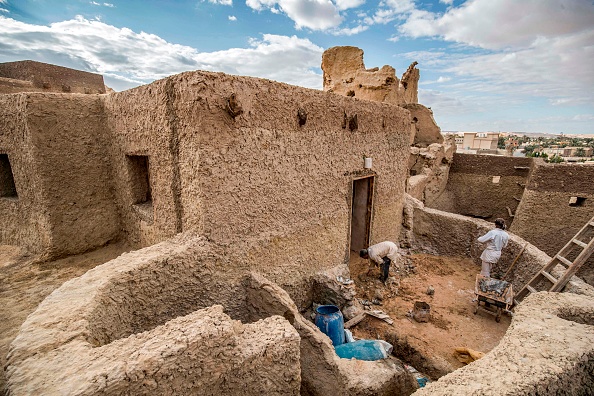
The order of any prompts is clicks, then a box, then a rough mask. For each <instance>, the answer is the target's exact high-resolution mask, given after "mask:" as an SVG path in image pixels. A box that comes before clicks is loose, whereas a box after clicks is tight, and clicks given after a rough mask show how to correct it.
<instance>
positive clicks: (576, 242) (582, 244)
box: [571, 239, 588, 249]
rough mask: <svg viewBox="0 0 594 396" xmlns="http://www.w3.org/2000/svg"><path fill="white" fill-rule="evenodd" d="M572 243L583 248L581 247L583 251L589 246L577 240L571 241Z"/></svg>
mask: <svg viewBox="0 0 594 396" xmlns="http://www.w3.org/2000/svg"><path fill="white" fill-rule="evenodd" d="M571 242H573V243H575V244H576V245H578V246H581V247H582V249H585V248H586V247H587V246H588V245H587V244H585V243H584V242H582V241H578V240H577V239H572V241H571Z"/></svg>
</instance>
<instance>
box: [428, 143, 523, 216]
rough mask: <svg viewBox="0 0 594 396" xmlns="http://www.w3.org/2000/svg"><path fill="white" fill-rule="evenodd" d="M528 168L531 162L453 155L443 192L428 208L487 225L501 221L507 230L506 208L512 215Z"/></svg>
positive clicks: (507, 158) (484, 156) (518, 159)
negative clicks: (496, 220)
mask: <svg viewBox="0 0 594 396" xmlns="http://www.w3.org/2000/svg"><path fill="white" fill-rule="evenodd" d="M531 164H532V159H531V158H517V157H500V156H489V155H476V154H454V161H453V163H452V166H451V168H450V173H449V177H448V183H447V185H446V188H445V191H444V192H443V193H442V195H441V196H440V197H439V198H438V199H436V200H435V201H433V202H432V203H431V207H433V208H436V209H439V210H444V211H447V212H451V213H458V214H462V215H465V216H470V217H477V218H481V219H484V220H487V221H494V220H495V219H496V218H498V217H501V218H503V219H505V220H506V223H507V225H508V226H509V225H510V224H511V222H512V220H513V218H512V217H510V216H509V211H508V210H507V208H508V207H509V208H510V210H511V212H512V214H513V213H515V212H516V209H517V207H518V204H519V203H520V200H521V199H522V194H523V192H524V186H525V185H526V180H527V178H528V177H529V174H530V169H529V168H531V166H532V165H531ZM516 167H521V169H518V168H516ZM495 176H498V177H499V181H498V182H497V183H494V182H493V178H494V177H495Z"/></svg>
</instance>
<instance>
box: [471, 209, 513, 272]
mask: <svg viewBox="0 0 594 396" xmlns="http://www.w3.org/2000/svg"><path fill="white" fill-rule="evenodd" d="M504 230H505V220H503V219H495V228H494V229H492V230H491V231H489V232H487V233H486V234H485V235H483V236H482V237H479V238H478V241H479V242H481V243H484V242H488V245H487V247H486V248H485V250H483V253H482V254H481V260H482V268H481V275H484V276H491V269H492V268H493V264H495V263H497V261H499V258H500V257H501V249H503V248H504V247H506V246H507V241H508V240H509V235H508V234H507V232H505V231H504Z"/></svg>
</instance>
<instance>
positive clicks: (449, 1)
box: [439, 0, 454, 5]
mask: <svg viewBox="0 0 594 396" xmlns="http://www.w3.org/2000/svg"><path fill="white" fill-rule="evenodd" d="M439 2H440V3H443V4H447V5H452V4H453V3H454V0H439Z"/></svg>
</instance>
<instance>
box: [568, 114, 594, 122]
mask: <svg viewBox="0 0 594 396" xmlns="http://www.w3.org/2000/svg"><path fill="white" fill-rule="evenodd" d="M572 121H594V114H577V115H575V116H573V118H572Z"/></svg>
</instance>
